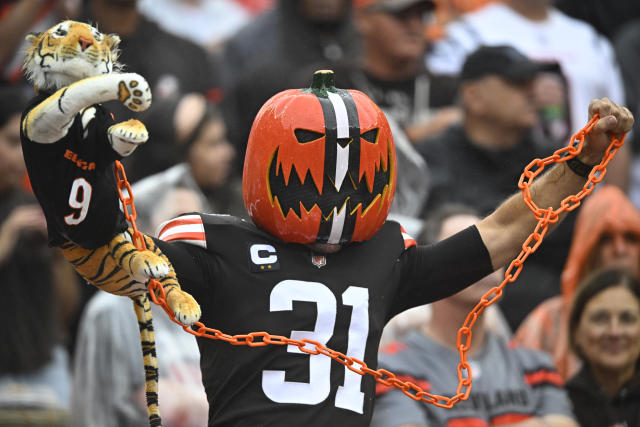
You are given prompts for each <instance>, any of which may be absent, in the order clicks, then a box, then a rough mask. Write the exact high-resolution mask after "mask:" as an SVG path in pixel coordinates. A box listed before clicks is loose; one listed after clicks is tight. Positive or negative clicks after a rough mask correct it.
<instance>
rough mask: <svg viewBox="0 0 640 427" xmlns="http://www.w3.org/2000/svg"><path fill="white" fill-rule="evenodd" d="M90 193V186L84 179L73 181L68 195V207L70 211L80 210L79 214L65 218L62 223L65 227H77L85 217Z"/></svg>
mask: <svg viewBox="0 0 640 427" xmlns="http://www.w3.org/2000/svg"><path fill="white" fill-rule="evenodd" d="M80 190H82V191H80ZM91 191H92V188H91V184H89V183H88V182H87V180H86V179H84V178H76V179H75V180H74V181H73V185H71V192H70V193H69V206H70V207H71V208H72V209H80V212H74V213H72V214H69V215H67V216H65V217H64V222H66V223H67V225H78V224H80V223H81V222H82V221H84V219H85V218H86V217H87V212H89V203H90V202H91ZM76 215H77V216H76Z"/></svg>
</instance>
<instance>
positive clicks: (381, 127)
mask: <svg viewBox="0 0 640 427" xmlns="http://www.w3.org/2000/svg"><path fill="white" fill-rule="evenodd" d="M395 186H396V154H395V148H394V144H393V139H392V136H391V131H390V130H389V124H388V123H387V119H386V118H385V116H384V114H383V113H382V111H381V110H380V108H378V106H377V105H376V104H375V103H374V102H373V101H371V99H369V97H367V96H366V95H365V94H363V93H361V92H358V91H355V90H348V91H347V90H341V89H336V88H335V87H334V86H333V73H332V72H330V71H318V72H316V74H315V75H314V81H313V84H312V86H311V88H309V89H291V90H286V91H284V92H280V93H279V94H277V95H275V96H274V97H272V98H271V99H270V100H269V101H267V102H266V103H265V104H264V105H263V107H262V108H261V109H260V111H259V112H258V115H257V116H256V119H255V121H254V123H253V127H252V128H251V133H250V135H249V142H248V145H247V153H246V157H245V163H244V173H243V181H242V187H243V196H244V204H245V207H246V208H247V211H248V213H249V216H250V217H251V218H252V219H253V221H254V222H255V223H256V224H257V225H258V226H259V227H261V228H263V229H265V230H267V231H268V232H270V233H271V234H273V235H275V236H277V237H279V238H280V239H282V240H284V241H287V242H295V243H314V242H320V243H333V244H337V243H345V242H358V241H363V240H367V239H369V238H371V237H372V236H373V235H374V234H375V233H376V232H377V231H378V229H379V228H380V227H381V226H382V224H383V223H384V221H385V219H386V218H387V214H388V213H389V208H390V206H391V202H392V200H393V195H394V193H395Z"/></svg>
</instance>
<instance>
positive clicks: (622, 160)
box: [426, 0, 633, 191]
mask: <svg viewBox="0 0 640 427" xmlns="http://www.w3.org/2000/svg"><path fill="white" fill-rule="evenodd" d="M555 3H556V2H555V1H552V0H504V1H494V2H491V3H489V4H487V5H486V6H484V7H482V8H480V9H478V10H475V11H473V12H470V13H467V14H464V15H462V16H461V17H460V19H458V20H455V21H451V22H450V23H449V24H448V25H447V26H446V28H445V36H444V37H443V38H441V39H440V40H438V41H437V42H434V43H433V45H432V48H431V49H430V50H429V52H428V55H427V56H426V61H427V66H428V67H429V69H431V70H432V71H434V72H438V73H447V74H453V75H457V74H458V73H460V71H461V70H462V65H463V64H464V60H465V58H466V57H467V55H469V54H470V53H471V52H473V51H474V50H476V49H477V48H478V47H479V46H482V45H509V46H513V47H515V48H516V49H518V50H519V51H521V52H522V53H523V54H524V55H525V56H527V57H528V58H529V59H531V60H533V61H539V62H545V63H549V64H554V65H555V66H556V69H557V72H556V73H553V74H555V77H556V78H557V79H559V81H558V80H557V81H556V82H555V84H554V83H553V82H552V81H551V79H549V81H548V82H547V83H549V85H547V86H540V91H537V92H536V97H537V98H538V102H540V103H542V101H544V104H547V102H548V101H549V98H547V97H548V95H549V92H548V89H549V87H550V86H551V85H552V84H553V85H554V86H555V87H556V89H554V92H555V95H554V97H556V99H557V97H559V96H562V97H564V98H565V101H563V102H561V103H559V104H556V103H549V104H547V105H548V106H550V107H552V108H541V109H540V115H541V116H542V118H543V119H544V120H542V121H541V123H540V125H539V129H540V130H543V131H546V132H549V133H548V135H549V136H550V137H552V139H554V140H556V143H557V144H560V145H561V146H564V145H566V144H567V143H568V142H569V141H568V140H569V138H570V137H571V132H572V131H575V130H576V129H580V128H581V127H583V126H584V125H585V124H586V123H587V120H588V118H587V115H586V114H585V110H584V108H583V106H584V105H587V104H588V103H589V102H590V101H591V100H592V99H595V98H601V97H607V98H608V99H610V100H612V101H614V102H616V103H620V104H624V103H625V102H626V100H625V95H624V85H623V81H622V77H621V75H620V71H619V67H618V63H617V60H616V56H615V53H614V50H613V48H612V46H611V43H610V42H609V41H608V40H607V39H606V38H605V37H604V36H603V35H601V34H599V33H598V32H597V31H596V30H595V29H594V28H593V27H592V26H591V25H590V24H588V23H587V22H584V21H581V20H578V19H575V18H572V17H570V16H568V15H565V14H564V13H562V12H561V11H560V10H558V9H557V8H556V7H555V5H554V4H555ZM622 3H624V2H622ZM631 3H633V2H631ZM612 8H615V7H614V6H612ZM558 86H560V87H558ZM559 89H560V90H561V91H560V90H559ZM553 104H555V105H553ZM547 121H550V122H553V123H554V124H553V125H551V126H545V123H546V122H547ZM562 123H564V126H563V127H564V129H565V132H564V135H562V136H560V139H558V137H557V136H554V135H556V131H555V129H556V128H559V127H560V126H561V125H562ZM558 148H559V146H558ZM630 160H631V147H630V144H625V145H624V146H623V147H622V149H621V150H618V153H617V156H616V158H615V159H614V160H613V163H612V166H613V167H611V168H610V170H609V173H607V177H606V179H605V181H607V182H608V183H609V184H613V185H616V186H618V187H620V189H622V190H623V191H626V189H627V186H628V182H629V176H630Z"/></svg>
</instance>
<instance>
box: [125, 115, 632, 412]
mask: <svg viewBox="0 0 640 427" xmlns="http://www.w3.org/2000/svg"><path fill="white" fill-rule="evenodd" d="M597 119H598V116H597V115H596V116H594V117H593V118H592V119H591V121H590V122H589V123H588V124H587V125H586V126H585V127H584V128H583V129H581V130H580V131H579V132H578V133H576V134H575V135H574V136H573V137H572V139H571V141H572V144H570V145H568V146H567V147H564V148H561V149H559V150H557V151H556V152H554V153H553V154H552V155H551V156H549V157H547V158H544V159H536V160H534V161H532V162H531V163H529V165H527V166H526V167H525V169H524V172H523V173H522V175H521V177H520V180H519V182H518V188H519V189H520V190H521V191H522V197H523V199H524V202H525V204H526V205H527V206H528V207H529V209H530V210H531V211H532V212H533V215H534V217H535V219H536V220H538V224H537V225H536V227H535V230H534V231H533V232H532V233H531V234H530V235H529V237H528V238H527V239H526V240H525V242H524V243H523V245H522V251H521V252H520V254H519V255H518V256H517V257H516V258H515V259H514V260H513V261H512V262H511V264H510V265H509V267H508V268H507V270H506V271H505V276H504V280H503V281H502V283H501V284H500V285H498V286H496V287H494V288H492V289H491V290H489V291H488V292H486V293H485V294H484V295H483V296H482V298H481V299H480V302H479V303H478V304H477V305H476V306H475V307H474V308H473V309H472V310H471V312H470V313H469V315H468V316H467V318H466V320H465V322H464V324H463V325H462V327H461V328H460V329H459V331H458V336H457V348H458V350H459V352H460V363H459V364H458V372H457V374H458V387H457V389H456V394H455V395H453V396H451V397H446V396H439V395H437V394H431V393H428V392H426V391H424V390H423V389H422V388H420V387H419V386H418V385H416V384H414V383H412V382H408V381H402V380H401V379H399V378H397V377H396V375H395V374H393V373H392V372H389V371H387V370H385V369H378V370H374V369H370V368H369V367H368V366H367V364H366V363H365V362H363V361H361V360H358V359H356V358H354V357H350V356H347V355H345V354H343V353H340V352H338V351H335V350H331V349H330V348H328V347H326V346H324V345H323V344H321V343H319V342H317V341H313V340H309V339H302V340H294V339H291V338H287V337H284V336H281V335H271V334H269V333H268V332H251V333H248V334H241V335H228V334H225V333H222V332H221V331H219V330H217V329H212V328H208V327H206V326H205V325H204V324H202V323H201V322H196V323H194V324H193V325H191V326H189V325H185V324H183V323H181V322H180V321H179V320H177V319H176V318H175V316H174V314H173V311H172V310H171V309H170V308H169V305H168V304H167V301H166V296H165V292H164V289H163V288H162V285H160V283H159V282H158V281H156V280H153V279H152V280H150V281H149V293H150V295H151V299H152V300H153V302H154V303H155V304H157V305H159V306H161V307H162V308H163V309H164V311H165V312H166V313H167V315H168V316H169V318H170V319H171V320H172V321H173V322H175V323H177V324H179V325H180V326H182V329H184V330H185V331H186V332H188V333H190V334H192V335H195V336H196V337H200V338H209V339H212V340H221V341H226V342H228V343H229V344H232V345H246V346H248V347H264V346H267V345H293V346H296V347H298V348H299V349H300V351H302V352H303V353H307V354H310V355H320V354H322V355H325V356H327V357H330V358H331V359H333V360H335V361H336V362H338V363H340V364H342V365H344V366H346V367H347V368H348V369H349V370H351V371H353V372H356V373H358V374H360V375H371V376H373V377H374V378H375V380H376V381H377V382H378V383H380V384H383V385H385V386H392V387H395V388H397V389H399V390H401V391H402V392H403V393H404V394H406V395H407V396H409V397H410V398H412V399H414V400H421V401H424V402H426V403H430V404H432V405H435V406H438V407H441V408H451V407H453V405H455V404H456V403H458V402H460V401H462V400H466V399H467V398H468V397H469V393H470V391H471V368H470V366H469V364H468V362H467V352H468V351H469V348H470V346H471V337H472V331H471V330H472V329H473V325H474V324H475V323H476V320H477V319H478V316H479V315H480V314H481V313H482V312H483V311H484V310H485V309H486V308H487V307H489V306H490V305H492V304H494V303H495V302H496V301H498V300H499V299H500V298H501V297H502V290H503V288H504V287H505V286H506V284H507V283H510V282H514V281H515V280H516V278H517V277H518V275H519V274H520V272H521V271H522V268H523V265H524V262H525V260H526V259H527V258H528V257H529V255H531V254H532V253H533V252H535V251H536V250H537V249H538V247H539V246H540V244H541V243H542V240H543V239H544V237H545V235H546V233H547V231H548V228H549V224H553V223H556V222H557V221H558V218H559V215H560V214H562V213H564V212H570V211H572V210H574V209H575V208H577V207H578V206H579V205H580V202H581V201H582V199H584V198H585V197H586V196H587V195H589V194H590V193H591V191H593V189H594V188H595V184H597V183H598V182H600V181H602V178H604V175H605V173H606V166H607V164H608V163H609V162H610V161H611V159H613V157H614V156H615V155H616V152H617V151H618V148H620V147H621V146H622V144H624V139H625V135H623V136H622V137H621V138H620V139H617V138H615V137H611V140H610V141H611V142H610V144H609V147H608V148H607V150H606V152H605V154H604V156H603V159H602V161H601V162H600V164H598V165H597V166H595V167H594V168H593V170H592V171H591V173H590V174H589V178H588V179H587V183H586V184H585V185H584V187H583V188H582V190H581V191H580V192H578V194H575V195H571V196H568V197H566V198H565V199H564V200H562V202H561V203H560V207H559V208H557V209H555V210H554V209H553V208H547V209H540V208H539V207H538V206H537V205H536V204H535V202H534V201H533V199H532V197H531V191H530V187H531V185H532V184H533V181H534V180H535V178H536V177H537V176H538V175H540V174H541V173H542V171H543V170H544V169H545V167H546V166H548V165H550V164H553V163H561V162H566V161H567V160H569V159H570V158H572V157H575V156H577V155H578V154H580V152H581V151H582V147H583V145H584V139H585V137H586V136H587V135H588V134H589V133H590V132H591V130H592V129H593V127H594V126H595V123H596V121H597ZM115 170H116V179H117V182H118V185H117V188H118V194H119V196H120V200H121V202H122V207H123V210H124V215H125V217H126V218H127V220H128V221H129V223H130V224H131V227H132V229H133V238H134V244H135V245H136V247H137V248H138V249H140V250H143V249H146V245H145V242H144V238H143V237H142V234H141V233H140V232H139V231H138V229H137V227H136V223H135V220H136V209H135V205H134V203H133V193H132V191H131V186H130V185H129V182H128V181H127V176H126V174H125V171H124V167H123V166H122V164H121V163H120V162H118V161H116V165H115ZM124 190H126V194H125V193H124ZM514 269H515V271H513V272H512V270H514Z"/></svg>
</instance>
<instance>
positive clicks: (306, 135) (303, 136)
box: [293, 129, 324, 144]
mask: <svg viewBox="0 0 640 427" xmlns="http://www.w3.org/2000/svg"><path fill="white" fill-rule="evenodd" d="M293 133H295V134H296V139H297V140H298V142H299V143H300V144H306V143H307V142H312V141H315V140H316V139H320V138H322V137H323V136H324V134H322V133H320V132H314V131H312V130H307V129H296V130H294V131H293Z"/></svg>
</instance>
